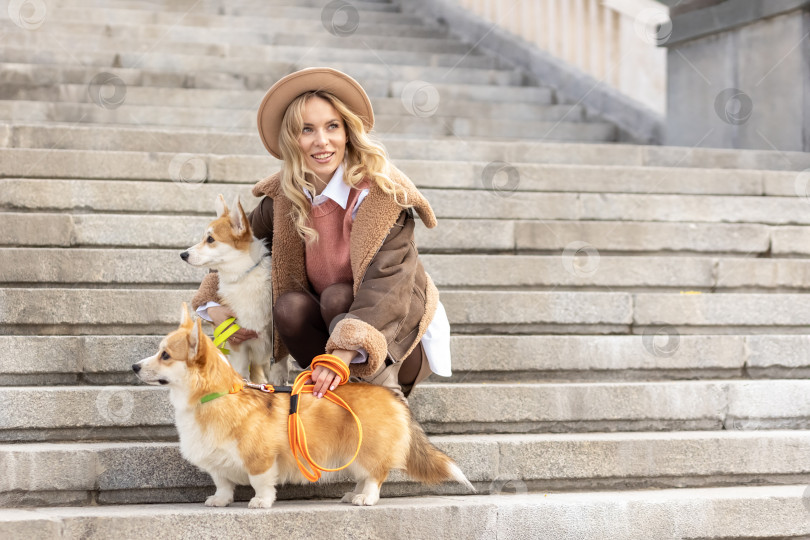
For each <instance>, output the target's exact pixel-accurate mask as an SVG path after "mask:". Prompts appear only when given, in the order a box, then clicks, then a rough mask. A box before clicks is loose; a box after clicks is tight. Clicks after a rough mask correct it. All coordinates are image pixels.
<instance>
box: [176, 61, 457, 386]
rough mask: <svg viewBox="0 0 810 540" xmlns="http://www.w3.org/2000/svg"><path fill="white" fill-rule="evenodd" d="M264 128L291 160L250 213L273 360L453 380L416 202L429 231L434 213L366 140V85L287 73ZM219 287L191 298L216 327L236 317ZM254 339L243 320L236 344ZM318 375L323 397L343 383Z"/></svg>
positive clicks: (394, 381) (376, 376)
mask: <svg viewBox="0 0 810 540" xmlns="http://www.w3.org/2000/svg"><path fill="white" fill-rule="evenodd" d="M258 124H259V134H260V136H261V139H262V142H263V143H264V145H265V147H266V148H267V149H268V151H269V152H270V153H271V154H272V155H273V156H275V157H277V158H279V159H282V160H283V162H284V163H283V167H282V170H281V171H280V172H278V173H276V174H274V175H272V176H270V177H268V178H266V179H264V180H262V181H260V182H258V183H257V184H256V185H255V186H254V188H253V194H254V195H255V196H257V197H260V196H264V198H263V199H262V200H261V201H260V202H259V205H258V207H257V208H256V209H255V210H253V212H251V214H250V222H251V226H252V228H253V234H254V235H255V236H256V237H257V238H261V239H263V240H264V241H265V242H266V243H267V245H268V246H269V247H270V249H271V254H272V258H273V264H272V282H273V299H274V303H273V324H274V327H275V337H276V339H275V340H274V349H275V357H276V358H277V359H281V358H284V356H285V355H286V354H287V352H289V353H290V354H291V355H292V357H293V358H294V359H295V360H296V361H297V362H298V364H299V365H300V366H301V367H302V368H306V367H308V366H309V364H310V362H311V361H312V359H313V358H314V357H315V356H317V355H318V354H323V353H324V352H327V353H330V354H334V355H335V356H337V357H339V358H340V359H341V360H343V361H344V362H345V363H346V364H347V365H349V366H350V368H351V373H352V375H353V376H355V377H357V378H358V379H360V380H363V381H367V382H370V383H372V384H379V385H383V386H387V387H389V388H391V389H392V390H394V391H395V392H397V393H400V392H401V395H404V396H407V395H408V394H409V393H410V391H411V389H412V388H413V386H414V385H415V384H416V383H418V382H420V381H421V380H423V379H424V378H425V377H427V376H428V375H429V374H430V372H431V370H432V371H433V372H435V373H438V374H439V375H443V376H449V375H450V346H449V337H450V336H449V334H450V326H449V324H448V322H447V316H446V314H445V312H444V308H443V307H442V305H441V303H440V302H439V300H438V291H437V289H436V287H435V285H434V284H433V282H432V281H431V279H430V277H429V276H428V275H427V273H426V272H425V271H424V269H423V268H422V264H421V262H420V261H419V258H418V254H417V250H416V246H415V244H414V242H413V238H414V218H413V210H416V212H417V213H418V214H419V217H420V218H421V219H422V222H423V223H424V224H425V225H426V226H427V227H434V226H435V225H436V218H435V216H434V214H433V211H432V209H431V208H430V205H429V204H428V202H427V200H426V199H425V198H424V197H423V196H422V195H421V194H420V193H419V191H418V190H417V189H416V187H415V186H414V185H413V183H412V182H411V181H410V180H409V179H408V178H407V177H406V176H405V175H404V174H403V173H402V172H400V171H399V170H398V169H396V167H394V166H393V165H392V164H391V163H390V162H389V161H388V159H387V156H386V153H385V150H384V149H383V148H382V146H381V145H379V144H377V143H374V142H372V141H371V140H370V139H369V137H368V135H367V132H368V131H369V130H370V129H371V128H372V126H373V125H374V114H373V111H372V108H371V102H370V101H369V99H368V96H367V95H366V93H365V91H364V90H363V88H362V87H361V86H360V85H359V84H358V83H357V81H355V80H354V79H352V78H351V77H349V76H348V75H346V74H344V73H341V72H340V71H337V70H334V69H329V68H308V69H304V70H301V71H298V72H295V73H292V74H290V75H287V76H286V77H284V78H282V79H281V80H279V81H278V82H277V83H276V84H274V85H273V86H272V87H271V88H270V90H268V92H267V94H266V95H265V97H264V99H263V101H262V103H261V105H260V107H259V115H258ZM217 286H218V282H217V278H216V274H213V273H212V274H209V275H208V276H206V278H205V279H204V280H203V283H202V284H201V286H200V290H199V291H198V292H197V294H196V295H195V297H194V299H193V301H192V304H193V305H194V307H195V309H197V311H198V313H200V315H201V316H203V317H205V318H206V319H208V320H211V321H212V322H213V324H214V325H218V324H219V323H221V322H222V321H224V320H225V319H227V318H228V317H230V316H232V315H231V314H230V312H229V311H228V310H227V309H226V308H224V307H223V306H219V305H217V304H216V291H217ZM252 337H256V334H255V333H254V332H252V331H251V330H249V329H244V328H243V329H241V330H240V331H239V332H237V333H236V334H234V335H233V336H232V337H231V339H230V341H232V342H233V343H239V342H241V341H243V340H245V339H250V338H252ZM278 338H281V339H278ZM311 379H312V382H313V384H314V385H315V386H314V388H313V394H314V395H315V396H316V397H322V396H323V394H324V393H325V391H326V390H327V389H334V388H335V387H336V386H337V384H338V382H339V377H338V375H337V373H335V372H333V371H331V370H330V369H329V368H327V367H323V366H318V367H317V368H316V369H315V370H314V371H313V373H312V376H311Z"/></svg>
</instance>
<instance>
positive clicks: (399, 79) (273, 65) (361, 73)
mask: <svg viewBox="0 0 810 540" xmlns="http://www.w3.org/2000/svg"><path fill="white" fill-rule="evenodd" d="M155 58H156V59H159V58H160V57H155ZM156 61H157V62H158V63H159V60H156ZM110 64H111V63H110ZM226 64H227V65H223V66H221V69H216V70H197V71H189V69H188V68H187V67H185V63H184V62H182V59H180V58H178V64H177V65H176V67H175V69H174V70H171V69H169V67H166V68H158V69H145V68H143V67H142V65H141V67H139V68H121V67H111V66H110V65H109V64H108V65H102V66H76V65H75V64H74V65H67V66H65V65H64V64H55V63H42V64H24V63H23V64H20V63H13V62H0V82H2V84H3V85H4V86H5V85H12V86H14V87H17V86H52V85H57V84H88V81H92V80H93V77H95V76H97V75H98V74H99V73H109V74H112V75H115V76H117V77H118V78H120V79H121V80H122V81H124V85H126V86H127V87H129V86H155V87H166V88H203V89H219V90H265V91H266V90H267V89H268V88H269V87H270V86H271V85H272V84H273V83H275V82H276V81H277V80H278V79H280V78H281V77H283V76H284V75H287V74H288V73H290V72H292V71H295V70H296V69H301V68H304V67H310V66H308V65H306V64H295V65H291V64H290V63H288V62H264V63H262V64H261V65H257V64H256V63H255V62H253V64H252V65H247V66H244V69H236V68H235V67H234V66H233V65H232V63H231V62H230V61H227V62H226ZM330 67H334V68H335V69H339V70H341V71H343V72H346V73H349V74H350V75H352V76H353V77H354V78H355V79H357V80H358V82H360V84H362V85H363V87H364V88H368V87H369V86H373V85H377V88H376V89H375V90H374V91H373V93H372V94H373V95H379V94H380V93H381V92H383V91H384V90H381V89H380V88H379V85H380V84H381V83H380V82H379V81H387V82H383V83H382V84H383V85H390V87H391V88H392V90H393V94H392V95H397V96H399V95H402V90H403V89H404V87H405V85H407V84H409V83H412V82H413V81H425V82H428V83H429V84H454V85H459V84H465V85H473V88H475V86H480V88H478V89H477V91H468V92H464V93H462V92H458V93H459V94H461V95H463V96H466V97H467V98H468V99H469V97H470V96H482V95H483V96H489V95H490V94H491V93H492V92H493V87H496V88H497V87H507V88H509V87H515V86H519V85H521V84H522V80H520V77H519V75H517V74H516V72H511V71H498V70H492V69H474V68H456V69H454V70H452V71H448V68H446V67H435V68H434V67H420V66H396V65H390V66H374V65H371V64H362V63H357V64H348V63H340V64H338V63H334V62H333V63H331V66H330ZM227 69H231V71H230V72H228V71H227ZM368 81H371V83H370V84H369V83H368ZM393 83H397V84H393ZM387 87H388V86H384V88H387ZM397 90H398V91H397Z"/></svg>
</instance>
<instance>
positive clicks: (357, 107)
mask: <svg viewBox="0 0 810 540" xmlns="http://www.w3.org/2000/svg"><path fill="white" fill-rule="evenodd" d="M310 90H325V91H327V92H329V93H332V94H334V95H336V96H337V97H338V98H339V99H340V100H341V101H342V102H343V103H345V104H346V106H347V107H348V108H349V109H351V111H352V112H353V113H354V114H356V115H357V116H359V117H360V119H361V120H362V121H363V125H364V126H365V128H366V131H369V130H371V128H372V127H373V126H374V111H372V110H371V101H369V99H368V95H366V91H365V90H363V87H362V86H360V83H358V82H357V81H355V80H354V79H352V78H351V77H349V76H348V75H346V74H345V73H343V72H340V71H338V70H336V69H332V68H326V67H314V68H306V69H302V70H300V71H296V72H295V73H290V74H289V75H286V76H285V77H283V78H281V79H279V80H278V81H277V82H276V84H274V85H273V86H271V87H270V89H269V90H268V91H267V93H266V94H265V95H264V98H263V99H262V103H261V105H259V114H258V118H257V121H258V124H259V136H260V137H261V139H262V142H263V143H264V147H265V148H267V150H268V152H270V153H271V154H272V155H273V156H275V157H277V158H278V159H281V148H280V147H279V143H278V139H279V132H280V130H281V120H282V118H284V112H285V111H286V110H287V107H288V106H289V105H290V103H292V101H293V100H294V99H295V98H297V97H298V96H300V95H301V94H303V93H304V92H309V91H310Z"/></svg>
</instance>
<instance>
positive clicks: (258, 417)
mask: <svg viewBox="0 0 810 540" xmlns="http://www.w3.org/2000/svg"><path fill="white" fill-rule="evenodd" d="M132 369H133V370H134V371H135V373H137V375H138V377H139V378H140V379H141V380H142V381H143V382H145V383H147V384H152V385H165V386H168V388H169V399H170V401H171V403H172V405H173V406H174V409H175V422H176V425H177V432H178V434H179V436H180V451H181V453H182V454H183V457H185V458H186V459H187V460H188V461H190V462H191V463H193V464H194V465H196V466H198V467H200V468H201V469H203V470H204V471H206V472H207V473H208V474H210V475H211V477H212V478H213V480H214V483H215V484H216V488H217V489H216V493H214V494H213V495H211V496H210V497H208V499H206V501H205V504H206V505H207V506H227V505H229V504H230V503H231V502H233V494H234V489H235V487H236V485H238V484H248V483H249V484H250V485H251V486H253V488H254V489H255V491H256V496H255V497H253V499H251V501H250V503H249V505H248V506H249V507H250V508H270V507H271V506H272V504H273V502H274V501H275V498H276V484H277V483H282V482H287V483H306V482H307V479H306V478H305V477H304V476H303V475H302V474H301V472H300V470H299V469H298V466H297V464H296V461H295V457H294V456H293V454H292V451H291V450H290V445H289V439H288V432H287V422H288V413H289V408H290V394H286V393H265V392H261V391H258V390H255V389H251V388H246V389H242V390H238V388H239V387H240V385H241V382H242V381H241V378H240V377H239V375H238V374H237V373H236V372H235V371H234V370H233V368H232V367H231V366H230V365H229V364H228V362H226V361H225V360H224V358H223V357H222V355H221V354H220V353H219V351H218V350H217V349H216V348H215V347H214V344H213V343H212V342H211V340H210V339H209V338H208V336H206V335H205V334H204V333H203V332H202V329H201V323H200V320H199V319H197V321H196V322H194V321H193V320H192V318H191V314H190V313H189V312H188V308H187V307H186V305H185V304H183V311H182V320H181V323H180V327H179V328H178V329H177V330H175V331H174V332H172V333H170V334H169V335H168V336H166V337H165V338H164V339H163V341H162V342H161V343H160V348H159V350H158V352H157V353H156V354H155V355H154V356H150V357H148V358H144V359H143V360H141V361H140V362H138V363H136V364H133V366H132ZM334 393H335V394H336V395H337V396H339V397H340V398H342V399H343V400H344V401H345V402H346V403H348V405H349V406H350V407H351V408H352V409H353V410H354V412H355V414H357V416H358V418H359V421H360V422H361V424H362V428H363V434H364V437H363V440H362V445H361V446H360V449H359V452H358V454H357V458H356V460H355V461H354V462H353V463H352V464H351V465H350V466H349V469H348V470H349V471H350V473H352V474H353V476H354V478H355V480H356V482H357V485H356V486H355V488H354V489H353V490H352V491H350V492H348V493H346V495H345V496H344V497H343V499H342V502H346V503H351V504H354V505H357V506H371V505H373V504H376V503H377V501H378V500H379V498H380V486H381V485H382V483H383V482H384V481H385V479H386V478H387V477H388V474H389V472H390V471H391V470H392V469H402V470H404V471H405V472H406V473H407V474H408V475H409V476H410V477H412V478H413V479H415V480H418V481H420V482H422V483H426V484H436V483H439V482H443V481H446V480H454V481H456V482H459V483H461V484H463V485H465V486H466V487H467V488H468V489H470V490H471V491H475V488H473V486H472V484H470V482H469V481H468V480H467V478H466V477H465V476H464V473H463V472H462V471H461V469H459V467H458V466H457V465H456V464H455V463H454V462H453V460H452V459H450V458H449V457H448V456H447V455H445V454H444V453H443V452H441V451H440V450H439V449H438V448H436V447H435V446H433V444H431V442H430V441H429V440H428V438H427V436H426V435H425V432H424V431H423V430H422V428H421V426H419V424H418V423H417V422H416V420H414V419H413V417H412V416H411V413H410V410H409V409H408V406H407V405H406V404H405V402H404V401H402V400H401V399H399V398H398V397H397V396H396V394H394V392H392V391H391V390H389V389H388V388H384V387H382V386H376V385H372V384H368V383H349V384H345V385H342V386H339V387H338V388H337V389H336V390H335V391H334ZM212 395H213V396H214V397H213V398H211V396H212ZM209 398H210V399H209ZM298 398H300V399H299V401H298V403H299V405H298V413H299V416H300V417H301V418H302V422H303V424H304V427H305V429H306V432H307V439H308V448H309V452H310V454H311V455H312V457H313V458H314V460H315V461H316V462H317V463H322V464H325V466H327V467H330V466H331V467H336V466H337V465H338V464H341V463H346V462H347V461H348V460H349V459H350V458H351V457H352V455H353V453H354V451H355V448H356V445H357V441H358V430H357V428H356V426H355V422H354V419H353V418H352V416H351V415H350V414H349V413H348V412H347V411H346V410H344V409H343V408H341V407H338V406H336V405H335V404H334V403H332V402H330V401H328V400H326V399H316V398H314V397H313V396H312V394H301V395H299V396H298Z"/></svg>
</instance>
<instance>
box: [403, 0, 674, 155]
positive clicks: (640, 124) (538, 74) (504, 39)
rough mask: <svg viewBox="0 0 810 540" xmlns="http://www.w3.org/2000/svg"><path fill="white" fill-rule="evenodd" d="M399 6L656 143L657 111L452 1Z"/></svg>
mask: <svg viewBox="0 0 810 540" xmlns="http://www.w3.org/2000/svg"><path fill="white" fill-rule="evenodd" d="M402 8H403V10H404V12H405V13H414V14H419V15H421V16H423V17H426V18H429V19H431V20H434V21H442V22H443V23H444V24H446V25H447V26H448V28H449V29H450V30H452V31H453V32H454V33H456V34H457V35H460V36H462V37H463V38H464V39H466V40H467V41H469V42H471V43H475V44H476V47H478V48H480V49H482V50H485V51H488V52H491V53H493V54H495V55H498V56H502V57H504V58H506V59H508V61H509V62H511V63H512V64H514V65H516V66H519V67H520V68H522V69H524V70H526V72H528V73H530V74H531V75H532V76H533V77H535V78H536V79H537V80H541V81H543V83H544V84H547V85H549V86H551V87H552V88H554V89H555V91H556V92H557V94H558V95H559V96H560V97H561V99H562V100H564V101H566V102H568V103H576V104H578V105H579V104H582V105H583V106H585V107H587V108H589V109H591V110H594V111H595V112H596V113H597V114H600V115H601V116H602V117H604V118H606V119H609V121H611V122H613V123H615V124H616V125H617V126H618V127H619V128H620V129H621V130H622V131H623V133H624V134H626V135H624V138H627V139H629V140H633V141H639V142H644V143H649V142H651V143H660V142H661V140H662V138H663V133H662V131H663V130H662V128H663V119H662V118H661V117H660V115H659V114H657V113H655V112H654V111H652V110H649V109H648V108H647V107H645V106H643V105H640V104H638V103H636V102H635V101H633V100H631V99H628V98H626V97H624V96H623V95H621V94H620V93H619V92H617V91H614V90H612V89H611V88H609V87H607V86H605V85H602V84H599V82H598V81H596V80H595V79H594V78H593V77H591V76H589V75H586V74H584V73H582V72H581V71H579V70H577V69H573V68H571V67H570V66H568V65H566V64H565V63H564V62H561V61H560V60H558V59H556V58H554V57H553V56H552V55H550V54H548V53H546V52H544V51H542V50H540V49H538V48H537V47H535V46H532V45H530V44H528V43H527V42H526V41H525V40H523V39H520V38H518V37H515V36H514V35H512V34H511V33H510V32H508V31H506V30H505V29H503V28H499V27H498V26H497V25H493V24H491V23H489V22H486V21H484V20H483V19H481V18H480V17H477V16H475V15H474V14H472V13H471V12H470V11H468V10H467V9H465V8H463V7H461V6H459V5H458V4H456V3H455V2H450V1H447V0H432V1H425V0H409V1H407V2H404V3H403V4H402Z"/></svg>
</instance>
